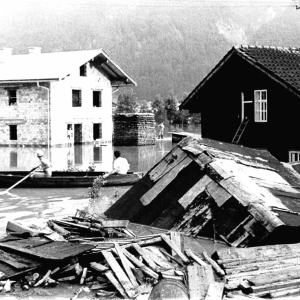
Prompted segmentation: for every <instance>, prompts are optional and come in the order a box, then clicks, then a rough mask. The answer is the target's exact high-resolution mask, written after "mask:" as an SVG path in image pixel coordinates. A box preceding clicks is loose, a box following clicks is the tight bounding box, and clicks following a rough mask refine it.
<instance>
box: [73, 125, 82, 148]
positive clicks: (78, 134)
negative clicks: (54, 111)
mask: <svg viewBox="0 0 300 300" xmlns="http://www.w3.org/2000/svg"><path fill="white" fill-rule="evenodd" d="M74 144H82V124H74Z"/></svg>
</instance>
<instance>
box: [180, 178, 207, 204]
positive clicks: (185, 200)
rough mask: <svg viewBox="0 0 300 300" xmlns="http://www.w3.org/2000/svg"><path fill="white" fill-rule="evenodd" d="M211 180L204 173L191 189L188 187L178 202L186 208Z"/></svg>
mask: <svg viewBox="0 0 300 300" xmlns="http://www.w3.org/2000/svg"><path fill="white" fill-rule="evenodd" d="M211 182H212V180H211V179H210V178H209V177H208V176H207V175H204V176H203V177H202V178H201V179H200V180H199V181H198V182H197V183H196V184H195V185H193V187H192V188H191V189H189V190H188V191H187V192H186V193H185V194H184V195H183V196H182V197H181V198H180V199H179V200H178V202H179V203H180V204H181V205H182V207H183V208H184V209H186V208H187V207H188V206H189V205H190V204H191V203H192V202H193V201H194V199H195V198H196V197H197V196H198V195H200V194H201V193H202V192H204V191H205V188H206V186H207V185H208V184H209V183H211Z"/></svg>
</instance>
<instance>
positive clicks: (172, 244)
mask: <svg viewBox="0 0 300 300" xmlns="http://www.w3.org/2000/svg"><path fill="white" fill-rule="evenodd" d="M161 237H162V239H163V240H164V241H165V242H166V243H167V245H168V246H170V247H171V249H172V250H174V251H175V252H176V254H177V255H178V256H179V257H180V258H181V259H182V260H183V262H185V263H189V262H190V261H189V259H188V258H187V257H186V256H185V255H184V254H183V253H182V252H181V251H180V249H179V248H178V247H177V246H176V245H175V244H174V242H173V241H171V240H170V239H169V238H168V237H167V235H165V234H162V235H161Z"/></svg>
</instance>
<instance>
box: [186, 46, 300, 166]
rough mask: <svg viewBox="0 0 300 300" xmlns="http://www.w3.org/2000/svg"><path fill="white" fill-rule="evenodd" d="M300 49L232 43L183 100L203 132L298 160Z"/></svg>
mask: <svg viewBox="0 0 300 300" xmlns="http://www.w3.org/2000/svg"><path fill="white" fill-rule="evenodd" d="M299 66H300V48H282V47H265V46H241V47H233V48H232V49H231V50H230V51H229V52H228V53H227V54H226V55H225V56H224V58H223V59H222V60H221V61H220V62H219V63H218V64H217V65H216V66H215V68H214V69H213V70H212V71H211V72H210V73H209V74H208V75H207V76H206V77H205V78H204V79H203V80H202V81H201V82H200V83H199V85H198V86H197V87H196V88H195V89H194V90H193V91H192V92H191V93H190V95H189V96H188V97H187V98H186V99H185V101H184V102H183V103H182V104H181V106H180V108H181V109H187V110H189V111H190V112H193V113H201V128H202V136H203V137H206V138H211V139H215V140H219V141H224V142H229V143H231V142H232V143H239V144H242V145H244V146H247V147H251V148H257V149H266V150H268V151H269V152H270V153H271V154H272V155H274V156H275V157H276V158H278V159H279V160H280V161H285V162H288V161H289V162H294V161H298V160H300V139H299V138H298V128H299V126H300V118H299V111H300V68H299Z"/></svg>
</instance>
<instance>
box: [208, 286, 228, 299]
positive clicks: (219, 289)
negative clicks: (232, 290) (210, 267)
mask: <svg viewBox="0 0 300 300" xmlns="http://www.w3.org/2000/svg"><path fill="white" fill-rule="evenodd" d="M224 285H225V284H224V283H223V282H212V283H211V284H210V285H209V287H208V291H207V294H206V297H205V300H221V299H222V297H223V291H224Z"/></svg>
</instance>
